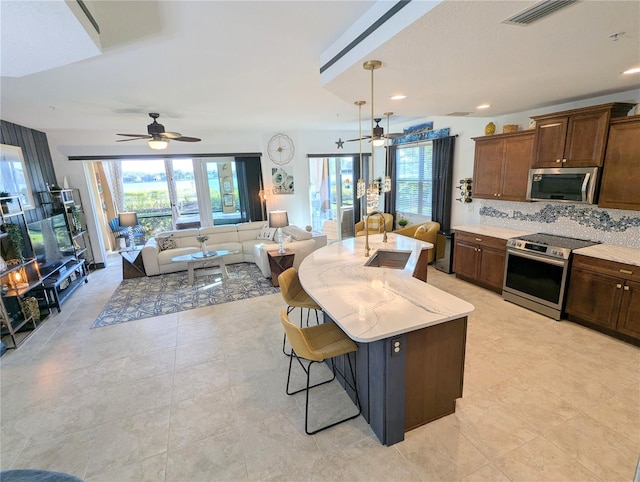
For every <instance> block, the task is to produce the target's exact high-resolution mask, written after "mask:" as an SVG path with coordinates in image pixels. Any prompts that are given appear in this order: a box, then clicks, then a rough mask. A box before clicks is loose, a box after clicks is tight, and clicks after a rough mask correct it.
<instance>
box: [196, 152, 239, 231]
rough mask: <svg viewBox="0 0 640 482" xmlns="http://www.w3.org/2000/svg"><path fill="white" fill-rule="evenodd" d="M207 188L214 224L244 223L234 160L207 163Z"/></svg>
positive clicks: (226, 159)
mask: <svg viewBox="0 0 640 482" xmlns="http://www.w3.org/2000/svg"><path fill="white" fill-rule="evenodd" d="M205 175H206V186H207V193H208V198H209V201H210V203H211V204H210V208H209V211H210V212H211V216H212V219H213V223H214V224H235V223H239V222H241V221H242V218H243V216H242V214H241V199H240V195H239V191H238V174H237V170H236V163H235V160H234V158H217V159H216V160H215V161H214V160H207V161H206V171H205Z"/></svg>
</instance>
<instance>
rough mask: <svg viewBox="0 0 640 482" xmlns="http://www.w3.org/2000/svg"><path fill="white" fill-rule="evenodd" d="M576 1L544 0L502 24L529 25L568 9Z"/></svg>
mask: <svg viewBox="0 0 640 482" xmlns="http://www.w3.org/2000/svg"><path fill="white" fill-rule="evenodd" d="M577 1H578V0H546V1H544V2H540V3H538V4H536V5H534V6H533V7H531V8H528V9H526V10H525V11H523V12H520V13H519V14H517V15H514V16H513V17H511V18H508V19H507V20H505V21H504V22H503V23H509V24H512V25H530V24H532V23H533V22H536V21H538V20H540V19H541V18H544V17H546V16H547V15H551V14H552V13H554V12H557V11H558V10H560V9H561V8H564V7H568V6H569V5H571V4H573V3H576V2H577Z"/></svg>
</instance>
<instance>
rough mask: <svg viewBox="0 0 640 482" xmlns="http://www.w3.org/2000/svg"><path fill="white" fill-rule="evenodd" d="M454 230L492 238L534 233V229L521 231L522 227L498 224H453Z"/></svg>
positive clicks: (507, 237) (506, 237)
mask: <svg viewBox="0 0 640 482" xmlns="http://www.w3.org/2000/svg"><path fill="white" fill-rule="evenodd" d="M452 229H453V230H454V231H467V232H469V233H474V234H480V235H482V236H493V237H494V238H500V239H509V238H515V237H516V236H524V235H526V234H534V233H535V232H536V231H523V230H522V229H511V228H503V227H500V226H490V225H488V224H465V225H462V226H453V228H452Z"/></svg>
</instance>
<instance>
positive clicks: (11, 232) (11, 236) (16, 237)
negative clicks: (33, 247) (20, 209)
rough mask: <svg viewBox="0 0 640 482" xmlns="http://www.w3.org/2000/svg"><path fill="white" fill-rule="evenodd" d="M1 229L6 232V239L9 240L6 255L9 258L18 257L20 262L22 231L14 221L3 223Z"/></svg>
mask: <svg viewBox="0 0 640 482" xmlns="http://www.w3.org/2000/svg"><path fill="white" fill-rule="evenodd" d="M2 231H4V232H5V233H7V239H8V241H9V249H8V252H7V257H8V258H9V259H19V260H20V262H22V260H23V258H22V243H23V238H22V231H21V230H20V226H19V225H17V224H14V223H4V224H3V225H2Z"/></svg>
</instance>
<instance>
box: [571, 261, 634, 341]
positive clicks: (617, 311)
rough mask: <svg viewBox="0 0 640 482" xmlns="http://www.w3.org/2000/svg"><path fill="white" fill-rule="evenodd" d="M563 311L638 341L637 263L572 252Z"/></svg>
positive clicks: (591, 324) (587, 322)
mask: <svg viewBox="0 0 640 482" xmlns="http://www.w3.org/2000/svg"><path fill="white" fill-rule="evenodd" d="M565 311H566V313H567V317H568V318H569V320H571V321H575V322H578V323H583V324H587V325H588V326H591V327H593V328H601V329H602V330H603V331H605V332H606V333H608V334H613V335H615V334H618V335H622V337H631V338H634V339H635V340H637V341H640V266H633V265H628V264H623V263H616V262H613V261H607V260H603V259H598V258H592V257H589V256H582V255H575V256H574V259H573V264H572V268H571V276H570V279H569V289H568V293H567V304H566V308H565Z"/></svg>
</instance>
